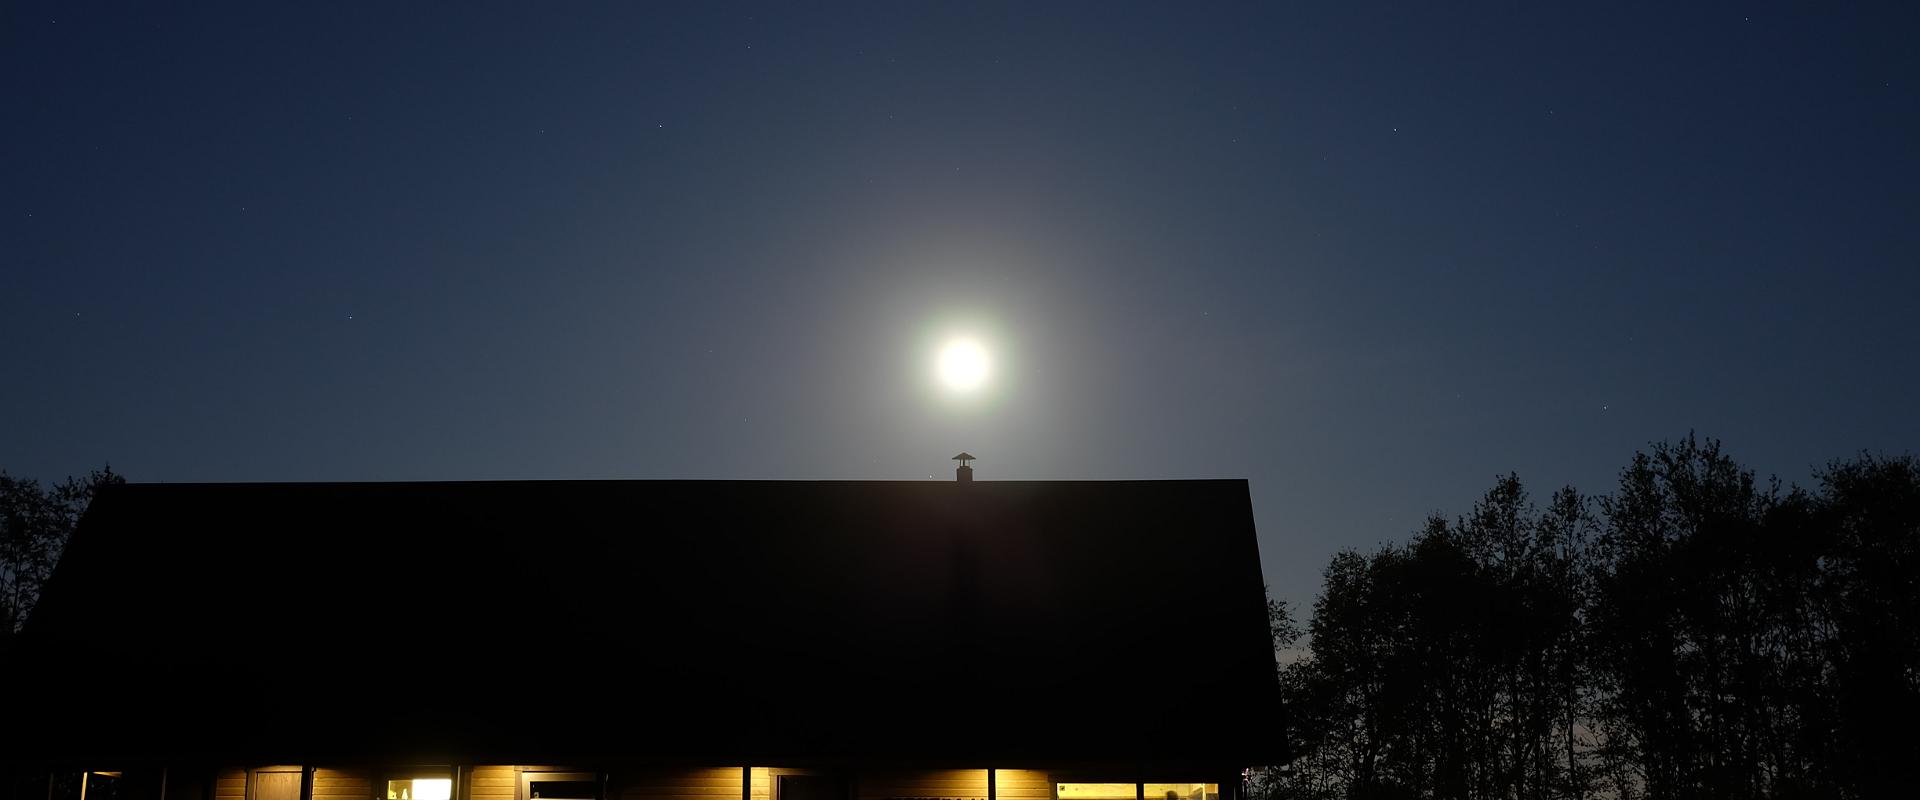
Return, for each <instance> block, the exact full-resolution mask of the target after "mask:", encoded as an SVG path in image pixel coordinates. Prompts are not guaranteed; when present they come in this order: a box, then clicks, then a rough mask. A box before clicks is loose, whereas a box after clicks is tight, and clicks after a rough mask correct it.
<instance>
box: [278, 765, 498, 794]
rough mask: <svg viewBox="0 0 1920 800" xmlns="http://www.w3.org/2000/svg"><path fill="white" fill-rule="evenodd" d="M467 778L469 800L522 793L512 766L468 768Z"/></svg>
mask: <svg viewBox="0 0 1920 800" xmlns="http://www.w3.org/2000/svg"><path fill="white" fill-rule="evenodd" d="M467 776H468V777H467V800H514V797H515V796H516V795H517V794H518V793H519V792H520V771H519V770H518V769H515V768H514V767H513V766H511V765H489V766H481V767H468V768H467ZM313 800H320V798H318V797H316V798H314V799H313Z"/></svg>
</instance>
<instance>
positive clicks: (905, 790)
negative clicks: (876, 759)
mask: <svg viewBox="0 0 1920 800" xmlns="http://www.w3.org/2000/svg"><path fill="white" fill-rule="evenodd" d="M856 777H857V780H858V782H859V786H858V787H857V788H856V789H855V791H854V796H855V797H856V798H857V800H887V798H890V797H939V798H970V799H971V798H978V800H986V798H987V771H986V770H984V769H939V770H915V771H913V772H879V773H863V774H860V775H858V776H856Z"/></svg>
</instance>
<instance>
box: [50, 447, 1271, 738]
mask: <svg viewBox="0 0 1920 800" xmlns="http://www.w3.org/2000/svg"><path fill="white" fill-rule="evenodd" d="M16 645H17V647H16V648H15V650H16V651H17V653H16V656H17V657H16V658H15V659H14V660H15V662H16V663H15V665H14V667H13V668H15V669H18V670H20V671H21V673H22V677H23V678H25V679H26V680H29V681H32V682H34V683H35V685H40V686H45V687H47V691H45V692H41V693H39V697H40V699H41V700H42V701H43V702H44V705H43V707H41V708H40V709H39V710H38V711H39V713H42V714H44V715H45V716H44V717H43V718H42V719H40V720H39V721H38V723H37V724H34V725H31V726H22V727H23V728H26V729H30V730H32V731H34V733H33V736H32V738H31V741H28V742H21V743H13V744H14V746H16V747H21V748H24V749H26V750H31V751H35V752H42V753H44V754H48V755H70V754H80V755H85V754H92V753H109V754H123V755H129V756H156V757H158V756H165V757H180V756H183V755H196V754H197V755H206V756H220V757H229V756H235V755H242V754H244V755H248V756H254V757H259V758H262V759H271V758H282V759H283V760H293V761H296V762H301V763H313V761H314V760H316V759H318V758H323V757H331V758H389V757H397V756H403V755H404V756H408V757H437V756H444V757H448V758H459V757H466V758H479V757H517V758H522V759H525V758H531V757H535V756H551V757H554V758H561V757H566V758H567V760H573V761H579V760H582V759H585V758H589V757H596V758H597V757H627V758H631V757H636V756H639V757H645V758H649V759H654V758H657V759H660V760H694V761H702V762H707V763H715V764H740V763H763V764H778V763H789V762H790V763H797V762H803V761H833V760H840V759H853V758H860V759H865V760H894V761H925V762H929V763H932V762H942V763H959V762H968V761H971V763H974V764H976V765H978V766H1002V767H1016V766H1023V765H1032V766H1047V765H1060V764H1068V763H1079V762H1085V763H1134V764H1140V765H1152V764H1176V763H1187V764H1203V763H1204V764H1210V765H1213V764H1217V765H1232V766H1242V765H1251V764H1255V763H1268V762H1274V761H1277V759H1278V757H1279V755H1280V754H1279V753H1278V752H1277V748H1278V745H1279V741H1278V739H1277V737H1276V736H1273V735H1249V733H1248V732H1247V731H1246V730H1245V729H1244V725H1243V723H1241V722H1240V721H1241V720H1245V719H1249V718H1250V719H1256V720H1272V719H1274V714H1275V712H1276V711H1277V708H1276V706H1275V692H1274V663H1273V658H1272V652H1271V645H1270V642H1269V641H1268V636H1267V626H1266V620H1265V602H1264V594H1263V587H1262V581H1261V575H1260V569H1259V558H1258V553H1257V550H1256V545H1255V541H1254V530H1253V519H1252V511H1251V507H1250V505H1249V500H1248V492H1247V485H1246V483H1245V482H1244V481H1237V480H1236V481H1112V482H974V483H960V482H927V483H920V482H836V481H819V482H798V481H791V482H788V481H552V482H547V481H539V482H490V483H340V484H145V485H143V484H133V485H127V486H121V487H112V488H109V489H107V490H105V491H103V492H102V493H101V495H100V496H99V497H98V499H96V500H95V502H94V504H93V507H92V508H91V509H90V510H89V511H88V512H87V515H86V517H85V519H84V520H83V521H82V523H81V526H80V530H79V532H78V533H77V534H76V535H75V537H74V540H73V542H72V544H71V545H70V547H69V549H68V552H67V555H66V558H65V560H64V561H63V563H62V564H61V565H60V568H59V570H58V571H57V573H56V574H55V576H54V578H53V579H52V580H51V581H50V582H49V585H48V587H47V590H46V594H45V597H44V598H43V600H42V602H41V604H40V606H39V608H38V609H36V612H35V614H34V616H33V618H32V620H31V621H30V623H29V625H28V629H27V631H26V633H25V634H24V635H23V636H22V637H20V640H19V641H18V642H16ZM1262 727H1267V726H1262ZM1277 727H1278V726H1277V725H1273V726H1271V728H1269V729H1277Z"/></svg>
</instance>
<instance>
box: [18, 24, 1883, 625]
mask: <svg viewBox="0 0 1920 800" xmlns="http://www.w3.org/2000/svg"><path fill="white" fill-rule="evenodd" d="M337 5H344V7H336V6H337ZM416 5H422V4H406V3H359V4H334V3H237V4H231V5H225V4H219V3H213V2H191V3H170V4H160V3H141V4H137V5H130V6H126V7H109V6H107V5H95V4H75V5H74V6H73V7H68V6H67V5H65V4H54V5H42V4H38V3H32V2H26V3H9V4H7V5H6V6H5V7H4V9H0V97H4V99H5V106H4V112H0V120H3V124H0V142H3V143H4V147H0V342H4V345H3V346H4V348H5V350H4V353H5V372H4V374H5V375H6V380H5V383H4V386H5V389H4V391H0V419H4V422H0V468H5V469H6V470H8V471H9V472H11V473H13V474H16V475H29V476H38V477H42V478H56V477H60V476H64V475H66V474H69V473H77V472H84V471H85V470H87V469H89V468H92V467H96V466H98V465H99V464H101V463H102V462H106V461H111V462H112V463H113V465H114V466H115V468H116V469H118V470H120V471H122V472H124V473H125V474H127V475H128V476H130V477H131V478H132V479H134V480H146V481H198V480H217V481H231V480H276V481H277V480H440V479H492V478H803V479H804V478H862V479H899V480H913V479H919V480H925V479H926V478H927V477H928V476H929V475H932V476H935V477H936V478H937V479H940V480H951V478H952V463H951V462H949V461H948V460H947V458H948V457H949V456H951V455H953V454H954V453H956V452H958V451H960V450H963V449H964V450H968V451H971V452H973V453H975V454H977V455H978V456H979V457H980V461H979V462H978V463H977V464H976V467H977V468H978V470H979V476H980V478H981V479H982V480H991V479H1055V478H1060V479H1065V478H1203V477H1236V478H1239V477H1244V478H1247V479H1249V480H1250V481H1251V484H1252V489H1253V503H1254V512H1255V515H1256V519H1257V522H1258V524H1259V528H1260V537H1261V547H1262V554H1263V558H1264V561H1265V568H1266V572H1267V576H1268V579H1269V581H1270V582H1272V583H1273V584H1274V587H1275V589H1276V590H1277V592H1278V594H1279V595H1280V596H1282V597H1286V598H1289V599H1292V600H1295V601H1300V602H1304V601H1308V600H1310V599H1311V597H1312V596H1313V594H1314V593H1315V592H1316V591H1317V589H1318V583H1319V577H1318V576H1319V572H1320V570H1321V568H1322V567H1323V566H1324V565H1325V563H1326V559H1327V557H1328V556H1329V555H1330V554H1331V553H1333V552H1334V551H1335V550H1336V549H1338V548H1340V547H1347V546H1368V545H1371V544H1373V543H1376V542H1379V541H1382V540H1387V539H1403V538H1405V537H1406V536H1407V534H1408V533H1410V532H1411V531H1412V530H1414V529H1415V528H1416V527H1417V526H1418V525H1419V523H1420V521H1421V520H1422V519H1423V518H1424V517H1425V516H1426V515H1427V514H1428V513H1430V512H1434V511H1440V512H1444V513H1447V514H1449V515H1451V514H1457V513H1460V512H1464V511H1465V510H1466V509H1467V507H1468V506H1469V505H1470V503H1471V502H1472V501H1473V500H1474V499H1475V498H1476V497H1477V496H1478V495H1479V494H1480V493H1481V492H1482V491H1484V490H1485V489H1486V488H1487V487H1488V486H1490V485H1491V484H1492V481H1493V479H1494V476H1495V475H1496V474H1499V473H1504V472H1506V471H1510V470H1511V471H1517V472H1519V473H1520V474H1521V476H1522V478H1524V479H1526V480H1527V481H1528V482H1529V483H1530V484H1531V485H1533V486H1534V487H1535V488H1536V489H1537V490H1538V491H1539V492H1540V493H1541V494H1542V495H1544V493H1545V492H1546V491H1547V490H1549V489H1550V488H1552V487H1555V486H1558V485H1561V484H1566V483H1574V484H1576V485H1578V486H1580V487H1582V488H1584V489H1587V490H1590V491H1603V490H1606V489H1608V488H1610V486H1611V483H1612V481H1613V478H1614V475H1615V473H1616V472H1617V470H1618V469H1619V468H1620V467H1621V466H1623V465H1624V464H1625V463H1626V462H1627V460H1628V459H1629V458H1630V457H1631V455H1632V453H1633V452H1634V451H1635V450H1636V449H1640V448H1643V447H1644V446H1645V445H1646V444H1647V443H1648V442H1651V441H1654V440H1662V439H1672V438H1676V437H1680V436H1684V435H1685V434H1686V433H1687V432H1688V431H1689V430H1697V431H1699V432H1700V433H1701V434H1702V435H1706V436H1713V437H1718V438H1721V439H1723V440H1724V441H1725V442H1726V444H1727V446H1728V448H1729V449H1730V450H1731V451H1732V453H1733V454H1734V455H1735V456H1736V457H1737V458H1740V459H1741V460H1743V461H1744V462H1746V463H1747V464H1749V465H1750V466H1752V467H1754V468H1756V469H1758V470H1760V471H1761V472H1762V473H1769V472H1777V473H1779V474H1781V475H1782V476H1783V477H1786V478H1789V479H1794V480H1800V481H1802V482H1804V481H1805V480H1806V479H1807V476H1808V475H1809V474H1810V472H1811V470H1812V469H1813V468H1814V467H1815V466H1816V465H1818V464H1821V463H1824V462H1826V461H1827V460H1829V459H1832V458H1836V457H1844V456H1848V455H1851V454H1853V453H1856V452H1858V451H1861V450H1863V449H1867V450H1874V451H1884V452H1891V453H1898V452H1906V451H1913V450H1916V449H1920V413H1916V409H1920V391H1917V390H1920V370H1916V366H1920V365H1917V364H1916V361H1917V359H1916V357H1915V352H1916V345H1920V327H1916V325H1915V319H1916V316H1915V309H1916V307H1920V263H1917V259H1916V255H1917V254H1920V102H1917V101H1920V93H1916V89H1917V88H1920V55H1916V52H1920V51H1917V50H1916V48H1915V47H1914V46H1913V45H1912V41H1913V35H1914V31H1915V30H1920V24H1916V23H1920V10H1917V9H1920V7H1917V6H1915V5H1914V4H1912V3H1905V4H1888V5H1884V6H1878V7H1875V6H1870V5H1866V4H1804V5H1801V6H1785V5H1768V4H1756V5H1745V4H1742V5H1733V4H1727V5H1718V4H1696V3H1653V4H1647V5H1644V6H1640V7H1634V8H1627V7H1614V6H1615V4H1592V3H1586V4H1579V5H1578V6H1569V7H1565V8H1547V7H1546V6H1548V5H1550V4H1543V3H1515V4H1502V5H1500V6H1497V7H1496V6H1481V7H1475V8H1464V9H1463V8H1453V7H1447V8H1429V7H1426V6H1428V5H1430V4H1404V5H1390V6H1379V7H1372V6H1366V5H1363V4H1360V3H1353V2H1339V3H1333V2H1329V3H1320V4H1299V5H1295V4H1264V5H1235V6H1224V5H1221V6H1207V7H1193V6H1191V5H1190V4H1173V3H1157V4H1152V5H1146V4H1141V5H1139V6H1137V7H1132V8H1123V7H1121V6H1120V5H1118V4H1111V3H1098V4H1090V5H1080V6H1071V5H1064V4H1046V5H1040V4H1033V3H1017V4H1008V5H986V4H973V3H968V4H956V5H932V4H925V3H885V4H877V5H860V6H855V5H843V4H822V5H814V4H797V3H780V4H773V5H771V6H767V7H757V6H745V5H723V4H711V3H701V4H697V5H696V4H688V5H681V6H666V5H650V4H630V3H621V4H615V5H613V6H611V7H607V8H596V9H589V8H587V7H586V6H576V5H574V4H553V3H519V4H510V5H500V6H490V7H484V8H483V7H480V6H478V5H477V4H465V3H463V4H460V5H459V6H458V10H457V11H448V10H443V9H429V8H424V7H415V6H416ZM223 6H224V7H223ZM268 6H276V8H268ZM959 331H966V332H971V333H973V334H974V335H976V336H979V337H981V338H982V339H983V340H985V341H987V342H988V343H989V345H990V346H991V347H992V349H993V352H994V358H995V375H994V378H993V384H992V387H991V391H990V394H989V395H988V396H986V397H984V398H982V399H980V400H979V401H976V402H967V403H960V402H955V401H954V399H953V398H951V397H945V396H942V395H941V394H940V393H939V392H937V391H936V390H935V388H934V386H933V384H932V383H931V381H930V379H929V370H930V369H931V363H932V358H933V354H932V348H933V347H934V344H935V343H936V341H937V339H938V338H939V337H941V336H943V335H946V334H948V333H951V332H959Z"/></svg>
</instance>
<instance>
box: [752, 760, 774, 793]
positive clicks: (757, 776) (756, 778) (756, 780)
mask: <svg viewBox="0 0 1920 800" xmlns="http://www.w3.org/2000/svg"><path fill="white" fill-rule="evenodd" d="M749 800H773V771H772V770H769V769H767V768H766V767H754V768H753V797H751V798H749Z"/></svg>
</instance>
